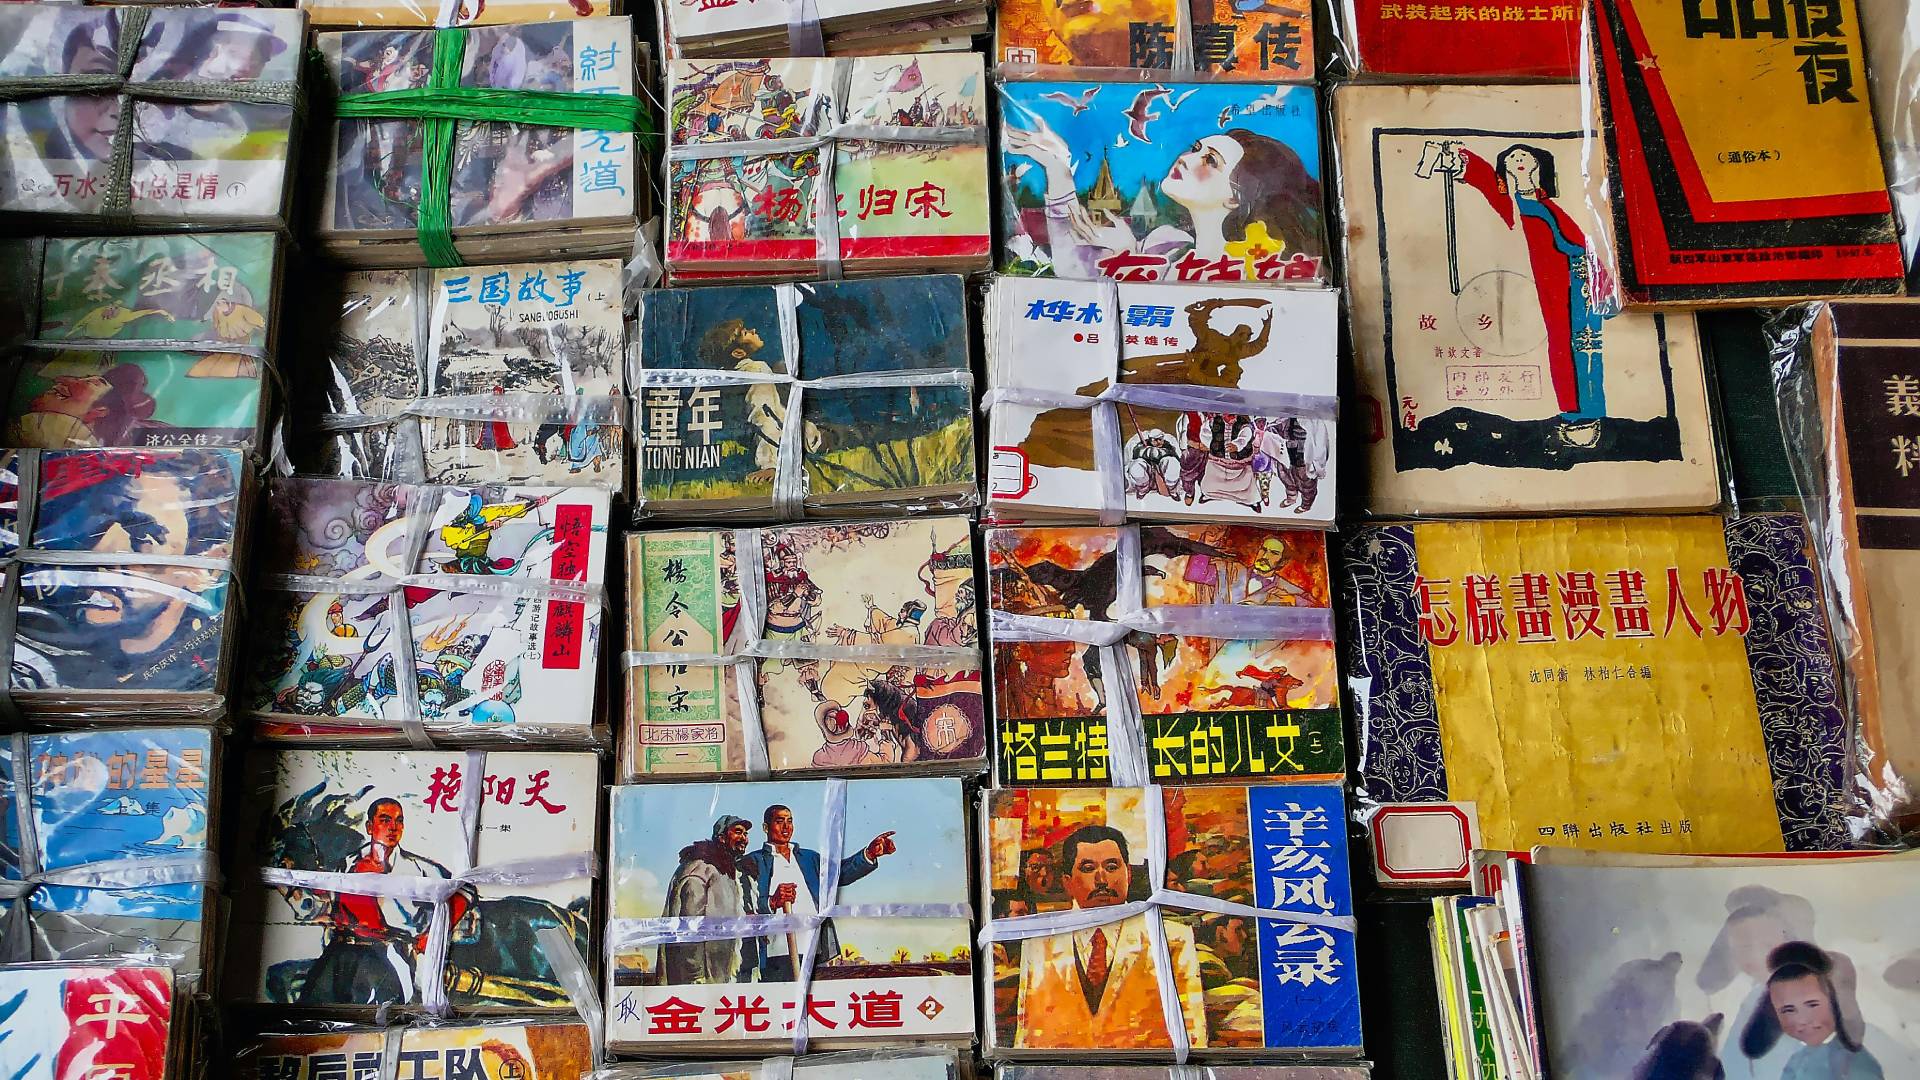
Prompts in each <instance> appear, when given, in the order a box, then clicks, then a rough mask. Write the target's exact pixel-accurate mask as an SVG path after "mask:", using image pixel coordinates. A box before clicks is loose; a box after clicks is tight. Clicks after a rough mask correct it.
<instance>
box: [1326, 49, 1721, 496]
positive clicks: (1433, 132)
mask: <svg viewBox="0 0 1920 1080" xmlns="http://www.w3.org/2000/svg"><path fill="white" fill-rule="evenodd" d="M1334 116H1335V119H1334V124H1335V131H1336V138H1337V140H1338V143H1339V146H1340V148H1341V156H1342V160H1343V161H1344V162H1345V168H1346V172H1345V182H1344V184H1343V185H1342V187H1343V190H1342V198H1343V204H1342V205H1343V206H1344V207H1345V212H1346V215H1347V230H1346V236H1347V246H1348V259H1347V266H1348V276H1349V279H1350V280H1349V284H1350V286H1351V287H1352V290H1353V294H1352V295H1353V309H1352V310H1353V343H1354V344H1353V347H1354V354H1355V357H1356V359H1357V360H1358V364H1357V368H1356V370H1357V374H1358V385H1357V389H1358V390H1359V392H1360V394H1361V395H1362V399H1363V400H1362V405H1363V413H1364V415H1365V417H1366V418H1367V420H1368V429H1367V432H1366V440H1365V441H1366V444H1367V461H1368V481H1369V482H1368V489H1369V490H1368V495H1367V503H1368V508H1369V509H1371V510H1372V511H1374V512H1376V513H1383V514H1396V515H1400V514H1428V513H1430V514H1446V513H1485V512H1492V511H1498V510H1505V511H1523V510H1539V511H1545V510H1572V509H1616V508H1618V509H1629V508H1631V509H1649V508H1652V509H1704V508H1707V507H1710V506H1712V505H1714V504H1715V503H1716V502H1717V500H1718V498H1719V491H1718V489H1717V487H1716V470H1715V465H1714V452H1713V444H1712V437H1711V431H1710V427H1709V422H1708V410H1707V399H1706V380H1705V375H1704V365H1703V361H1702V358H1701V347H1700V338H1699V334H1698V331H1697V330H1696V328H1695V326H1694V320H1693V316H1692V315H1690V314H1685V313H1679V314H1667V315H1652V314H1642V313H1632V312H1629V313H1626V314H1618V315H1614V316H1612V317H1608V316H1607V315H1606V314H1605V312H1606V309H1607V293H1608V291H1609V286H1608V284H1607V283H1606V281H1605V276H1606V273H1607V271H1606V269H1605V268H1604V265H1603V260H1602V258H1601V254H1600V253H1601V251H1602V250H1603V248H1602V245H1603V243H1604V237H1603V234H1604V231H1605V223H1604V222H1603V221H1602V220H1601V218H1600V217H1599V211H1597V210H1596V206H1597V205H1598V203H1597V201H1595V200H1594V199H1592V198H1590V197H1588V195H1587V193H1586V192H1585V191H1584V190H1583V186H1584V182H1583V180H1582V166H1581V154H1582V146H1583V144H1584V143H1585V142H1586V141H1587V140H1588V135H1587V132H1586V130H1585V129H1584V128H1583V127H1582V121H1581V94H1580V90H1579V89H1578V88H1577V87H1572V86H1503V87H1397V86H1351V87H1343V88H1341V89H1340V90H1339V91H1338V92H1337V93H1336V94H1335V95H1334Z"/></svg>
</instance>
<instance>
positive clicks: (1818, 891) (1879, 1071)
mask: <svg viewBox="0 0 1920 1080" xmlns="http://www.w3.org/2000/svg"><path fill="white" fill-rule="evenodd" d="M1479 854H1486V855H1489V856H1491V855H1493V854H1496V853H1476V855H1479ZM1488 869H1489V871H1490V873H1489V875H1488V877H1487V878H1486V880H1484V881H1482V882H1480V883H1479V888H1478V890H1477V892H1478V895H1468V896H1465V897H1460V896H1455V897H1451V898H1448V899H1446V900H1444V901H1443V900H1436V901H1434V907H1435V913H1434V921H1433V931H1434V932H1433V939H1434V942H1435V952H1436V957H1437V958H1438V959H1439V961H1440V966H1439V972H1438V982H1439V989H1440V992H1441V999H1442V1004H1443V1015H1442V1022H1443V1026H1444V1029H1445V1031H1444V1034H1445V1038H1446V1040H1447V1055H1448V1057H1449V1059H1450V1062H1449V1074H1450V1075H1451V1076H1454V1077H1462V1078H1472V1080H1478V1078H1482V1077H1500V1078H1505V1077H1517V1078H1521V1080H1531V1078H1535V1077H1544V1076H1549V1075H1551V1076H1565V1077H1582V1078H1584V1077H1604V1076H1636V1077H1639V1076H1645V1077H1669V1076H1781V1077H1827V1076H1855V1077H1862V1076H1887V1077H1892V1076H1909V1075H1913V1074H1914V1073H1915V1071H1916V1070H1920V1030H1916V1025H1915V1023H1914V1021H1913V1012H1912V1000H1913V995H1914V992H1915V990H1914V987H1915V986H1916V984H1917V983H1920V978H1917V975H1916V973H1917V972H1920V935H1916V934H1915V932H1914V930H1913V928H1912V927H1911V925H1910V924H1909V922H1908V921H1907V920H1904V919H1902V918H1900V917H1899V914H1898V913H1899V911H1900V904H1901V898H1903V897H1905V896H1907V895H1909V894H1911V892H1912V890H1913V888H1914V887H1915V883H1916V882H1920V863H1916V862H1915V860H1914V858H1913V857H1912V855H1911V854H1888V853H1880V852H1851V853H1834V854H1829V855H1824V856H1814V855H1798V856H1785V857H1778V856H1776V857H1766V858H1755V857H1743V856H1734V857H1709V856H1657V855H1630V854H1623V853H1619V852H1603V851H1593V850H1581V849H1571V848H1535V849H1533V851H1532V852H1531V854H1527V853H1521V854H1518V855H1516V856H1508V857H1504V858H1501V859H1497V860H1492V859H1490V861H1489V864H1488Z"/></svg>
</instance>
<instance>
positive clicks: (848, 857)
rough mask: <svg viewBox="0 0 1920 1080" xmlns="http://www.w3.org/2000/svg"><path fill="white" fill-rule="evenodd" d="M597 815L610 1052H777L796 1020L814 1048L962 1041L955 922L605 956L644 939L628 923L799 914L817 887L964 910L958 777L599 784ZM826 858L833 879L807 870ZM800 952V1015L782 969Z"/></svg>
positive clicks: (965, 958)
mask: <svg viewBox="0 0 1920 1080" xmlns="http://www.w3.org/2000/svg"><path fill="white" fill-rule="evenodd" d="M837 790H838V791H844V793H845V802H844V811H845V813H844V818H843V819H842V820H843V825H842V828H841V835H840V836H839V837H833V838H830V837H829V836H828V835H827V834H826V831H825V830H826V828H827V826H828V823H829V822H828V815H829V812H830V811H831V810H832V808H833V807H832V802H831V800H832V795H831V794H830V792H833V791H837ZM611 805H612V809H611V811H610V812H611V814H612V816H613V838H612V843H611V851H610V852H609V855H608V860H609V863H610V867H609V868H610V870H611V873H612V875H613V882H612V894H613V896H612V904H613V917H612V919H613V925H612V929H611V930H610V932H609V933H610V937H611V938H612V942H613V943H612V949H613V970H612V971H610V972H609V973H608V978H609V984H610V985H609V986H608V992H607V1041H608V1043H609V1044H610V1045H612V1046H615V1047H642V1046H644V1047H649V1048H657V1047H663V1046H671V1045H674V1044H712V1043H724V1044H733V1045H743V1044H744V1045H754V1044H757V1043H766V1044H769V1045H779V1046H788V1045H791V1043H792V1037H793V1030H792V1025H793V1023H794V1019H795V1017H796V1016H797V1015H798V1014H799V1011H800V1010H801V1009H802V1008H804V1009H805V1010H806V1015H807V1017H808V1030H809V1033H810V1035H811V1037H812V1039H813V1041H814V1043H815V1044H816V1045H824V1044H835V1045H839V1044H844V1043H856V1044H857V1043H858V1042H859V1041H861V1040H870V1039H890V1040H899V1039H902V1038H907V1039H939V1038H943V1037H959V1038H961V1039H966V1038H969V1037H971V1034H972V1032H973V981H972V979H971V976H972V974H973V953H972V949H971V941H970V936H971V935H970V932H969V928H968V920H967V919H966V918H965V917H964V916H963V917H959V918H939V917H925V916H914V917H908V916H893V917H883V916H863V917H847V918H834V919H829V920H825V921H823V922H822V923H821V924H820V925H819V927H818V928H817V929H813V928H806V929H801V930H798V931H795V932H792V933H784V932H783V933H776V934H770V935H764V936H762V935H742V936H741V937H738V938H727V939H721V940H716V941H704V942H673V943H668V944H664V945H658V946H653V945H647V946H633V945H624V944H622V943H621V938H622V936H623V933H624V931H623V926H633V927H644V925H645V924H644V922H635V920H648V919H658V918H688V917H699V916H708V917H727V916H732V917H740V916H771V915H776V914H790V915H798V916H813V915H816V914H817V913H818V912H819V911H820V905H821V904H822V902H823V899H822V893H821V890H822V888H823V883H824V882H826V881H837V883H838V893H837V903H845V904H859V905H953V906H955V907H956V908H957V909H959V910H964V908H965V905H966V902H967V893H968V885H967V837H966V832H965V829H966V825H965V824H964V819H965V812H964V809H963V808H964V805H965V803H964V798H963V795H962V792H961V782H960V781H959V780H958V779H930V778H914V779H885V780H855V781H851V782H848V783H846V784H845V785H844V787H840V786H837V785H830V784H827V783H825V782H820V781H796V780H788V781H771V782H765V783H729V784H673V785H665V786H646V787H616V788H614V789H613V796H612V804H611ZM830 852H838V853H839V854H840V866H839V873H838V875H837V877H828V876H826V875H825V874H824V873H823V864H822V860H823V859H824V858H825V855H824V854H823V853H830ZM809 949H811V950H812V952H813V957H814V960H813V970H812V981H811V983H810V984H808V986H807V991H806V995H805V997H806V1000H805V1003H804V1005H803V1004H802V1003H801V1002H800V1001H799V1000H797V999H798V998H799V997H800V996H801V995H799V994H798V993H796V992H795V988H794V985H793V984H794V982H795V960H794V957H795V956H796V954H797V955H799V956H801V957H802V958H804V957H805V956H806V955H807V954H808V951H809ZM749 1004H750V1005H751V1007H750V1008H747V1006H748V1005H749ZM893 1005H898V1006H900V1008H898V1009H897V1010H896V1009H894V1008H892V1006H893ZM876 1009H877V1010H879V1011H877V1012H876V1011H875V1010H876ZM743 1010H744V1011H743Z"/></svg>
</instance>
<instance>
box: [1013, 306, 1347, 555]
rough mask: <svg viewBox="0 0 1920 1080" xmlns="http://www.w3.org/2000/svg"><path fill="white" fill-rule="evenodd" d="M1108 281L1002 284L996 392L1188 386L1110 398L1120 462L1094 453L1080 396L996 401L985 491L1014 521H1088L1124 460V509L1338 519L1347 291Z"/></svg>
mask: <svg viewBox="0 0 1920 1080" xmlns="http://www.w3.org/2000/svg"><path fill="white" fill-rule="evenodd" d="M1108 290H1109V287H1108V286H1105V285H1103V284H1102V283H1099V282H1082V281H1064V280H1059V279H1052V278H1032V279H1025V278H1003V279H1001V280H999V281H998V282H996V283H994V285H993V286H992V290H991V291H990V293H989V295H988V300H987V308H988V314H987V325H988V327H989V328H990V329H989V333H990V335H991V336H990V338H989V343H988V352H987V357H988V358H987V363H988V370H989V372H990V376H991V381H992V384H993V386H994V387H995V388H996V389H1002V390H1006V391H1008V392H1009V393H1010V394H1016V395H1017V394H1018V393H1019V392H1021V391H1038V392H1041V393H1046V394H1067V395H1073V396H1076V397H1081V398H1091V397H1095V396H1097V395H1099V394H1101V393H1102V392H1104V391H1107V390H1108V389H1109V388H1110V387H1111V386H1112V385H1113V384H1114V382H1115V381H1117V382H1118V383H1119V384H1120V385H1121V386H1122V387H1141V388H1146V387H1167V388H1169V389H1168V391H1167V392H1168V393H1172V394H1176V395H1178V394H1181V393H1182V392H1183V391H1187V390H1188V389H1189V388H1191V390H1192V392H1191V393H1188V394H1186V395H1185V397H1184V399H1182V400H1176V401H1172V402H1168V401H1164V400H1163V401H1161V402H1155V403H1142V402H1135V401H1132V400H1128V399H1126V398H1122V399H1121V400H1119V401H1117V402H1114V403H1112V404H1111V405H1110V406H1102V407H1110V408H1112V409H1113V410H1114V412H1115V415H1116V418H1117V419H1118V421H1119V435H1120V458H1119V460H1118V461H1117V462H1114V461H1104V462H1103V461H1097V460H1095V458H1094V452H1093V428H1094V423H1093V418H1092V414H1091V412H1090V410H1089V408H1088V407H1087V406H1086V405H1080V406H1078V407H1068V406H1046V405H1035V404H1028V403H1025V402H1021V401H1018V400H1010V401H997V402H995V403H994V404H993V407H992V409H991V427H992V439H993V445H992V451H991V453H990V455H989V462H990V465H989V473H988V488H987V491H988V497H989V499H990V500H992V502H993V503H995V504H996V505H998V506H1002V507H1005V508H1006V509H1007V510H1008V511H1010V512H1012V513H1014V514H1018V515H1033V516H1035V517H1040V516H1046V515H1054V516H1081V517H1091V516H1093V514H1094V513H1095V512H1097V511H1098V510H1100V509H1101V504H1100V496H1101V491H1102V488H1103V478H1102V476H1101V473H1102V472H1103V471H1107V470H1116V469H1117V470H1119V471H1120V473H1121V487H1122V491H1123V492H1124V499H1125V503H1126V509H1127V512H1128V513H1129V514H1130V515H1137V516H1141V517H1162V518H1182V517H1187V518H1191V517H1200V518H1255V519H1274V518H1278V519H1281V520H1285V521H1299V522H1302V523H1306V524H1313V525H1331V524H1332V522H1333V492H1334V487H1335V480H1336V472H1335V461H1334V454H1333V442H1334V430H1335V423H1336V416H1335V414H1336V412H1337V399H1336V397H1335V394H1336V390H1337V381H1338V380H1337V365H1336V362H1335V357H1336V355H1337V354H1336V329H1337V323H1338V310H1337V309H1338V306H1339V296H1338V294H1337V293H1335V292H1333V291H1332V290H1325V289H1290V290H1285V291H1276V290H1272V289H1258V288H1243V287H1235V286H1222V285H1215V286H1185V285H1163V284H1150V283H1127V282H1123V283H1121V284H1120V285H1118V286H1117V287H1113V291H1112V292H1111V293H1110V292H1109V291H1108ZM1236 391H1237V392H1238V393H1235V392H1236ZM1148 392H1150V391H1148ZM1089 404H1090V403H1089ZM1167 405H1174V406H1176V407H1174V408H1168V407H1165V406H1167ZM1182 405H1184V406H1185V407H1184V408H1183V407H1179V406H1182Z"/></svg>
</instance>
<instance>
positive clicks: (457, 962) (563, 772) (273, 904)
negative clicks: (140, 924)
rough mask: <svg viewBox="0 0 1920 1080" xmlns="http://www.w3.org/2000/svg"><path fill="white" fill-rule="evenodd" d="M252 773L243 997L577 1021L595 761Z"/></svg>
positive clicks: (446, 755) (418, 754) (236, 918)
mask: <svg viewBox="0 0 1920 1080" xmlns="http://www.w3.org/2000/svg"><path fill="white" fill-rule="evenodd" d="M245 766H246V773H245V776H246V779H245V783H246V785H247V786H246V788H245V789H244V794H245V796H246V797H247V798H249V799H255V800H257V803H256V805H258V806H259V807H261V811H262V812H261V813H260V814H259V815H258V816H255V817H249V818H248V819H247V823H248V824H247V827H246V828H245V829H243V831H242V834H241V836H240V837H239V841H238V844H237V846H236V851H237V853H238V855H239V857H240V861H239V864H238V865H239V866H240V867H241V869H239V870H237V871H236V874H235V876H236V882H235V889H236V893H235V897H234V901H233V905H234V906H233V916H232V926H233V932H232V934H231V935H230V942H229V946H228V957H227V961H228V962H227V967H226V977H227V981H226V984H225V985H226V996H227V997H228V998H229V1000H231V1001H233V1002H235V1003H240V1004H246V1005H250V1006H253V1007H255V1008H256V1010H257V1011H259V1012H261V1013H271V1014H277V1015H279V1016H283V1017H284V1016H292V1015H300V1014H305V1015H309V1016H313V1015H323V1016H335V1017H354V1018H361V1017H365V1018H373V1017H376V1016H379V1017H384V1016H385V1015H386V1014H387V1013H388V1011H389V1010H399V1011H401V1012H403V1013H408V1014H423V1015H432V1016H438V1017H444V1016H446V1015H448V1014H449V1013H450V1012H453V1013H458V1014H460V1015H488V1014H491V1015H496V1016H522V1017H524V1016H527V1015H528V1014H534V1015H540V1014H543V1013H544V1014H546V1015H548V1016H555V1015H560V1014H564V1013H570V1012H572V1011H573V1010H574V1009H575V1000H576V993H575V989H574V988H575V987H583V986H590V985H591V982H592V976H591V974H590V972H591V970H592V969H591V967H590V966H589V965H588V961H587V960H586V959H584V958H586V957H590V956H591V955H592V953H591V952H590V944H589V943H590V942H591V940H592V936H593V930H594V927H595V925H596V922H597V919H596V913H595V906H594V882H593V879H594V877H595V876H596V875H597V873H598V871H597V868H596V860H595V857H594V849H595V845H596V837H597V836H598V834H599V828H600V789H599V763H598V760H597V759H596V758H595V756H594V755H593V754H590V753H539V752H502V751H494V752H491V753H484V752H481V751H466V752H460V751H436V750H338V749H333V750H304V749H302V750H291V749H274V750H256V751H255V752H253V753H252V754H251V755H250V756H249V757H248V759H247V761H246V763H245ZM556 930H557V931H558V932H559V933H558V937H557V938H556V937H555V935H554V933H553V931H556ZM576 954H577V955H576ZM583 973H587V974H583Z"/></svg>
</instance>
